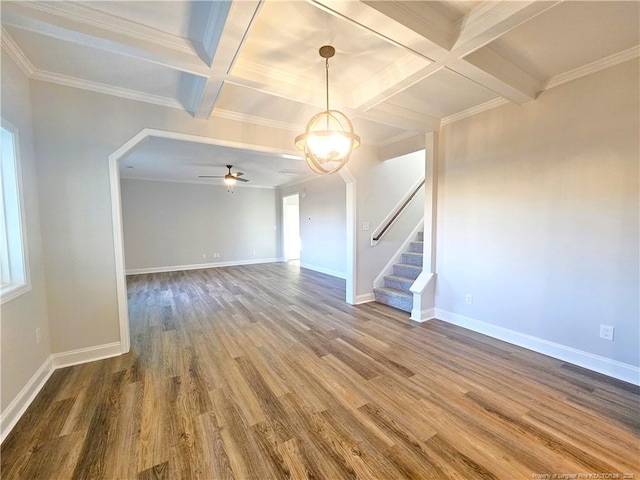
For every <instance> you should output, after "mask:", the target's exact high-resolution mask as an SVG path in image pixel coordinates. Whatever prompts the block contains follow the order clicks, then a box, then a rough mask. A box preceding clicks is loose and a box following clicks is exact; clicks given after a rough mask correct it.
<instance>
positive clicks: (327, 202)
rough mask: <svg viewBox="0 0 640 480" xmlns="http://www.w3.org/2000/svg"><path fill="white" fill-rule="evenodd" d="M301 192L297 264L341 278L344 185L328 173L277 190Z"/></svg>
mask: <svg viewBox="0 0 640 480" xmlns="http://www.w3.org/2000/svg"><path fill="white" fill-rule="evenodd" d="M295 193H298V194H299V195H300V244H301V250H300V265H301V266H303V267H306V268H310V269H312V270H317V271H320V272H324V273H327V274H330V275H334V276H337V277H341V278H344V276H345V274H346V266H347V263H346V262H347V230H346V222H347V206H346V187H345V183H344V180H342V178H341V177H340V175H338V174H336V175H327V176H321V177H315V178H314V179H312V180H310V181H308V182H304V183H300V184H297V185H294V186H291V187H284V188H281V189H279V198H280V200H279V203H280V208H282V197H286V196H288V195H293V194H295Z"/></svg>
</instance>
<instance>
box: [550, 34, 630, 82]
mask: <svg viewBox="0 0 640 480" xmlns="http://www.w3.org/2000/svg"><path fill="white" fill-rule="evenodd" d="M638 57H640V45H636V46H635V47H631V48H629V49H627V50H623V51H621V52H618V53H614V54H613V55H609V56H608V57H604V58H601V59H600V60H596V61H595V62H591V63H588V64H586V65H583V66H581V67H578V68H574V69H573V70H569V71H568V72H564V73H560V74H558V75H554V76H553V77H551V78H550V79H549V80H547V81H546V82H545V84H544V86H543V89H542V91H544V90H549V89H550V88H553V87H557V86H558V85H562V84H564V83H567V82H571V81H573V80H577V79H578V78H582V77H586V76H587V75H591V74H593V73H597V72H600V71H601V70H605V69H607V68H609V67H613V66H615V65H619V64H621V63H624V62H628V61H629V60H633V59H634V58H638Z"/></svg>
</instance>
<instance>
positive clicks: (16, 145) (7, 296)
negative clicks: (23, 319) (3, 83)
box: [0, 118, 31, 305]
mask: <svg viewBox="0 0 640 480" xmlns="http://www.w3.org/2000/svg"><path fill="white" fill-rule="evenodd" d="M0 120H1V122H0V123H1V125H2V128H4V129H5V130H7V131H8V132H10V133H11V134H12V135H13V150H14V156H15V174H16V187H17V196H18V211H19V212H20V216H19V218H18V221H19V223H20V228H19V234H20V244H21V246H22V260H23V266H24V278H23V279H22V281H21V282H19V283H14V282H12V283H9V284H8V285H6V286H5V287H2V288H0V305H2V304H4V303H6V302H8V301H10V300H13V299H15V298H17V297H19V296H21V295H23V294H25V293H27V292H28V291H30V290H31V270H30V268H29V242H28V240H27V229H26V224H27V222H26V215H25V209H24V194H23V188H22V164H21V163H22V162H21V157H20V150H21V144H20V135H19V132H18V128H17V127H16V126H15V125H13V124H12V123H11V122H8V121H7V120H5V119H4V118H2V119H0ZM2 201H4V200H2ZM3 221H4V219H3Z"/></svg>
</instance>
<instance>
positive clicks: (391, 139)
mask: <svg viewBox="0 0 640 480" xmlns="http://www.w3.org/2000/svg"><path fill="white" fill-rule="evenodd" d="M416 135H423V136H424V134H423V133H420V132H413V131H407V132H402V133H399V134H398V135H394V136H392V137H388V138H385V139H384V140H380V141H379V142H378V143H376V144H374V146H376V147H378V148H380V147H386V146H387V145H392V144H394V143H396V142H401V141H402V140H406V139H407V138H411V137H415V136H416Z"/></svg>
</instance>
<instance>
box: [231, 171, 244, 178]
mask: <svg viewBox="0 0 640 480" xmlns="http://www.w3.org/2000/svg"><path fill="white" fill-rule="evenodd" d="M231 175H233V176H234V177H241V176H242V175H244V173H243V172H235V173H232V174H231Z"/></svg>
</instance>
